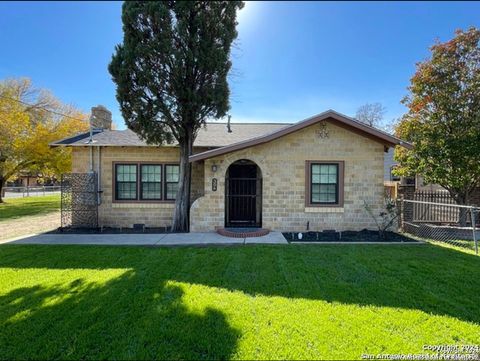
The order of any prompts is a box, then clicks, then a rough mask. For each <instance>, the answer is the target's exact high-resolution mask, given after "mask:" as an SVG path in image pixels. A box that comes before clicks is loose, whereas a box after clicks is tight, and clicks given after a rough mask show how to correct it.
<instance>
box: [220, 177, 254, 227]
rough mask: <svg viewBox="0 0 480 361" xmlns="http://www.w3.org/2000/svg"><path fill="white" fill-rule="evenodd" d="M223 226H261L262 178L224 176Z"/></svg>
mask: <svg viewBox="0 0 480 361" xmlns="http://www.w3.org/2000/svg"><path fill="white" fill-rule="evenodd" d="M225 181H226V184H225V186H226V187H225V193H226V194H225V201H226V204H225V212H226V214H225V226H226V227H261V226H262V179H261V178H226V180H225Z"/></svg>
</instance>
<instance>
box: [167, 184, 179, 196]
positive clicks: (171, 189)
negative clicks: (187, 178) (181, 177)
mask: <svg viewBox="0 0 480 361" xmlns="http://www.w3.org/2000/svg"><path fill="white" fill-rule="evenodd" d="M177 189H178V183H167V199H175V198H176V197H177Z"/></svg>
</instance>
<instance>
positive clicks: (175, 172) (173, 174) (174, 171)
mask: <svg viewBox="0 0 480 361" xmlns="http://www.w3.org/2000/svg"><path fill="white" fill-rule="evenodd" d="M179 173H180V167H179V166H178V165H167V166H166V175H167V177H166V178H167V179H166V180H167V182H178V179H179Z"/></svg>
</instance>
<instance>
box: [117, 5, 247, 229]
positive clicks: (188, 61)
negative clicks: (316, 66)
mask: <svg viewBox="0 0 480 361" xmlns="http://www.w3.org/2000/svg"><path fill="white" fill-rule="evenodd" d="M242 6H243V3H242V2H240V1H154V2H143V1H129V2H125V3H124V4H123V9H122V21H123V32H124V37H123V43H122V44H121V45H118V46H117V47H116V50H115V54H114V55H113V57H112V61H111V63H110V66H109V71H110V73H111V75H112V77H113V80H114V82H115V83H116V85H117V100H118V102H119V103H120V108H121V111H122V114H123V117H124V118H125V122H126V124H127V126H128V127H129V128H130V129H132V130H133V131H135V132H136V133H137V134H139V135H140V136H141V137H142V138H143V139H145V140H146V141H147V142H148V143H152V144H159V145H160V144H165V143H172V142H177V143H178V144H179V147H180V180H179V184H178V193H177V198H176V202H175V212H174V219H173V229H174V230H176V231H185V230H188V222H189V221H188V218H189V208H190V174H191V166H190V164H189V162H188V157H189V155H191V153H192V145H193V141H194V140H195V137H196V135H197V132H198V130H199V129H200V128H201V127H202V126H204V125H205V122H206V120H207V119H209V118H210V119H218V118H221V117H223V116H225V114H226V112H227V111H228V109H229V87H228V83H227V75H228V72H229V70H230V68H231V62H230V47H231V44H232V42H233V41H234V39H235V38H236V37H237V31H236V24H237V22H236V15H237V10H238V9H240V8H242Z"/></svg>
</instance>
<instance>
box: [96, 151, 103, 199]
mask: <svg viewBox="0 0 480 361" xmlns="http://www.w3.org/2000/svg"><path fill="white" fill-rule="evenodd" d="M101 157H102V148H101V147H100V146H98V147H97V204H98V205H100V204H102V177H101V174H102V173H101V171H102V165H101V164H102V163H101Z"/></svg>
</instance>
